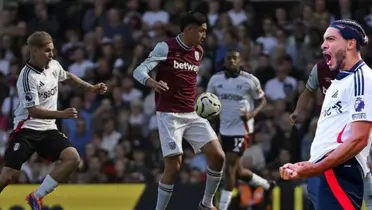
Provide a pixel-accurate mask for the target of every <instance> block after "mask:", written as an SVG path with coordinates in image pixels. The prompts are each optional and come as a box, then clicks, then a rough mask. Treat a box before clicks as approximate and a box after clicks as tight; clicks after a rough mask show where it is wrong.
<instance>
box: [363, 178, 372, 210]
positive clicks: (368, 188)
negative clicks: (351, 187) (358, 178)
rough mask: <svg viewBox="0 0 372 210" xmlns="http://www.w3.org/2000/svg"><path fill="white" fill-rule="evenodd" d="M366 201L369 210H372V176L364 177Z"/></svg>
mask: <svg viewBox="0 0 372 210" xmlns="http://www.w3.org/2000/svg"><path fill="white" fill-rule="evenodd" d="M364 201H365V203H366V206H367V208H368V210H372V175H371V173H368V175H367V176H366V177H364Z"/></svg>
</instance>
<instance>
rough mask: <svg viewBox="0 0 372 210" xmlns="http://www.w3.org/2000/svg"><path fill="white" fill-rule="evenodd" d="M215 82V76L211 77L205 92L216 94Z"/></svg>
mask: <svg viewBox="0 0 372 210" xmlns="http://www.w3.org/2000/svg"><path fill="white" fill-rule="evenodd" d="M215 80H216V76H212V77H211V78H210V80H209V82H208V86H207V92H209V93H213V94H216V88H215V87H214V83H215Z"/></svg>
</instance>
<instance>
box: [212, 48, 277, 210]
mask: <svg viewBox="0 0 372 210" xmlns="http://www.w3.org/2000/svg"><path fill="white" fill-rule="evenodd" d="M224 67H225V71H224V72H219V73H217V74H215V75H213V76H212V77H211V79H210V80H209V83H208V89H207V92H210V93H214V94H216V95H217V96H218V97H219V99H220V100H221V103H222V110H221V113H220V135H221V141H222V147H223V150H224V151H225V153H226V164H225V178H226V180H225V182H224V184H225V186H224V190H223V191H222V194H221V200H220V205H219V209H220V210H227V209H228V207H229V204H230V201H231V197H232V190H233V188H234V187H235V184H236V177H238V178H240V179H242V180H243V181H247V182H250V183H251V184H253V185H255V186H262V187H263V188H264V189H265V190H269V189H272V187H273V186H274V183H271V182H269V181H267V180H265V179H263V178H261V177H260V176H258V175H256V174H254V173H252V171H250V170H248V169H245V168H243V167H242V165H241V162H240V157H241V156H242V154H243V152H244V150H245V149H246V147H247V143H248V142H246V140H247V139H246V138H245V137H246V135H250V136H251V135H252V134H253V130H254V126H253V123H254V117H255V116H256V115H257V114H258V113H259V112H260V111H261V110H262V108H263V107H264V106H265V104H266V98H265V96H264V92H263V90H262V89H261V85H260V81H259V80H258V79H257V78H256V77H255V76H253V75H252V74H249V73H247V72H245V71H243V70H242V67H241V60H240V53H239V51H237V50H229V51H228V52H227V54H226V56H225V64H224ZM255 100H259V101H260V104H259V106H258V107H257V108H256V109H254V101H255ZM247 108H249V110H247ZM244 124H246V125H244ZM247 124H248V128H249V129H248V131H246V129H245V126H247ZM247 132H249V133H247Z"/></svg>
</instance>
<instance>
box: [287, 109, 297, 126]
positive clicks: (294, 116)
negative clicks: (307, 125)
mask: <svg viewBox="0 0 372 210" xmlns="http://www.w3.org/2000/svg"><path fill="white" fill-rule="evenodd" d="M297 117H298V111H297V110H295V111H294V112H293V113H292V114H291V115H290V116H289V122H290V123H291V125H296V123H297Z"/></svg>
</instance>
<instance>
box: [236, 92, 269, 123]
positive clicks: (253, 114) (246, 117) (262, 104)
mask: <svg viewBox="0 0 372 210" xmlns="http://www.w3.org/2000/svg"><path fill="white" fill-rule="evenodd" d="M258 101H259V104H258V106H257V108H256V109H255V110H254V111H253V112H245V113H244V115H242V120H244V121H248V120H249V119H251V118H254V117H256V116H257V115H258V113H260V112H261V111H262V109H263V108H264V107H265V106H266V104H267V100H266V97H265V96H263V97H262V98H260V99H258Z"/></svg>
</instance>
